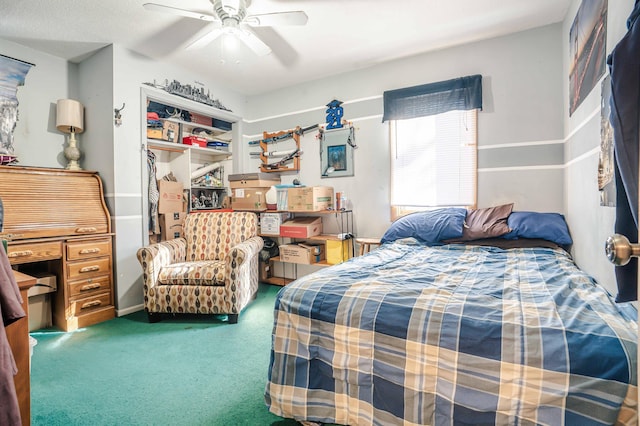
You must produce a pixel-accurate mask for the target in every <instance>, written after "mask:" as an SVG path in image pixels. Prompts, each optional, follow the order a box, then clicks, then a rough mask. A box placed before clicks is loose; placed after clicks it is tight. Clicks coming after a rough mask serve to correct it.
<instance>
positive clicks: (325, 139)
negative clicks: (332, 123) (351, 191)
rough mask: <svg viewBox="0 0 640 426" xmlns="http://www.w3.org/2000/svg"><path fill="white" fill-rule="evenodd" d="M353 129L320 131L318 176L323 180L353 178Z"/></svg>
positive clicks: (354, 142)
mask: <svg viewBox="0 0 640 426" xmlns="http://www.w3.org/2000/svg"><path fill="white" fill-rule="evenodd" d="M354 148H357V146H356V137H355V129H354V127H353V126H352V125H351V124H349V126H348V127H343V128H340V129H332V130H326V129H324V130H322V129H321V130H320V176H321V177H323V178H329V177H343V176H353V174H354V172H353V149H354Z"/></svg>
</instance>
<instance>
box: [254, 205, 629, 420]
mask: <svg viewBox="0 0 640 426" xmlns="http://www.w3.org/2000/svg"><path fill="white" fill-rule="evenodd" d="M457 214H458V216H459V215H460V213H459V212H458V213H457ZM510 216H511V210H509V214H508V215H506V216H505V217H504V218H503V219H504V225H505V226H506V225H507V219H509V217H510ZM434 217H436V216H434ZM445 217H446V215H445ZM429 220H430V221H431V222H434V220H433V218H431V219H429ZM438 220H440V219H436V220H435V221H436V222H437V221H438ZM440 222H446V223H445V225H444V227H445V228H446V227H447V226H450V225H451V223H452V219H450V218H448V217H447V219H446V220H444V221H442V220H440ZM458 222H460V220H459V217H456V219H455V226H453V228H455V230H454V231H453V232H448V233H447V232H442V229H443V226H442V223H440V225H438V226H435V225H434V226H433V227H435V228H438V230H437V232H435V235H434V232H433V230H431V231H430V233H431V234H430V235H428V238H424V236H423V235H419V232H415V228H416V227H415V226H414V229H413V230H411V231H410V232H409V233H406V232H400V233H399V236H400V237H402V238H395V236H393V235H392V238H388V239H387V240H386V241H385V238H384V237H383V242H384V243H383V244H382V246H381V247H380V248H378V249H377V250H374V251H372V252H371V253H369V254H367V255H364V256H361V257H357V258H354V259H351V260H349V261H347V262H345V263H342V264H340V265H336V266H333V267H331V268H326V269H323V270H319V271H317V272H314V273H312V274H310V275H307V276H305V277H302V278H300V279H298V280H296V281H295V282H293V283H292V284H289V285H287V286H286V287H283V288H282V289H281V290H280V292H279V293H278V296H277V298H276V302H275V312H274V315H275V318H274V328H273V337H272V352H271V361H270V365H269V371H268V380H267V385H266V390H265V401H266V404H267V406H268V407H269V410H270V411H271V412H272V413H274V414H276V415H278V416H281V417H285V418H293V419H295V420H298V421H300V422H303V423H334V424H340V425H442V424H474V425H478V424H491V425H494V424H496V425H498V424H500V425H503V424H504V425H513V424H524V425H528V424H548V425H558V424H566V425H590V424H594V425H595V424H615V423H618V424H637V372H636V351H637V343H636V342H637V331H638V330H637V314H636V310H635V308H634V307H633V306H631V305H630V304H615V303H614V302H613V301H612V299H611V297H610V295H609V294H608V292H607V291H606V290H605V289H604V288H603V287H601V286H600V285H598V284H597V283H596V282H595V281H594V279H592V278H591V277H590V276H588V275H587V274H586V273H584V272H583V271H581V270H580V269H578V268H577V267H576V266H575V264H574V262H573V261H572V259H571V256H570V255H569V253H568V252H567V251H566V250H565V249H564V248H562V246H561V245H559V244H557V243H556V242H554V241H551V240H553V239H556V240H558V241H559V242H563V241H564V240H562V239H558V238H557V234H554V235H552V236H551V237H549V236H548V235H546V234H545V233H543V234H542V236H544V237H547V238H550V240H549V239H540V238H526V237H522V235H526V236H528V237H530V236H531V235H533V236H538V234H536V233H534V234H530V233H529V234H527V233H526V232H524V233H522V234H521V235H516V236H515V237H512V238H511V239H506V238H504V237H505V236H507V235H508V234H507V233H505V232H504V229H502V230H497V231H495V232H493V234H492V232H491V229H489V228H490V227H489V228H487V227H485V228H483V230H482V232H481V234H480V236H495V235H498V236H499V237H500V238H480V239H477V238H475V237H476V236H477V235H476V236H470V235H467V236H466V237H467V239H465V238H462V239H460V237H464V236H465V235H463V234H464V233H465V232H466V231H467V229H464V227H467V223H468V222H469V214H468V213H467V214H466V215H464V216H463V218H462V222H461V223H460V224H459V223H458ZM562 223H564V218H562ZM394 224H395V223H394ZM421 224H422V225H424V221H423V222H422V223H421ZM431 225H433V224H431ZM431 225H429V224H427V227H428V226H431ZM485 225H486V221H485ZM393 226H394V225H392V228H393ZM460 227H463V229H462V231H460V230H459V228H460ZM390 229H391V228H390ZM487 230H489V232H488V233H486V231H487ZM507 230H508V231H511V232H514V228H513V227H507ZM483 232H484V234H483ZM554 232H555V231H554ZM388 233H389V231H387V234H388ZM387 234H385V236H387ZM452 235H453V237H454V238H453V239H451V238H450V237H451V236H452ZM456 237H458V239H456Z"/></svg>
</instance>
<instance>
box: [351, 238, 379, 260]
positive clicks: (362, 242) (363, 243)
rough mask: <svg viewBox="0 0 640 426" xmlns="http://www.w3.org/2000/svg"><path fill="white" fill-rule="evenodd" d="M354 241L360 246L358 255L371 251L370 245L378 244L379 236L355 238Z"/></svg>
mask: <svg viewBox="0 0 640 426" xmlns="http://www.w3.org/2000/svg"><path fill="white" fill-rule="evenodd" d="M356 243H357V244H358V245H359V246H360V250H359V251H358V256H362V255H363V254H365V253H369V252H370V251H371V246H376V247H377V246H379V245H380V239H379V238H356Z"/></svg>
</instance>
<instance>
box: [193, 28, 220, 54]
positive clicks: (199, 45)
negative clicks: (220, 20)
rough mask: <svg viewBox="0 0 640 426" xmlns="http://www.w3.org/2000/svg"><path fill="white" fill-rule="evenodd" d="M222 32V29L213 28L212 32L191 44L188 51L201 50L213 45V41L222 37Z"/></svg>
mask: <svg viewBox="0 0 640 426" xmlns="http://www.w3.org/2000/svg"><path fill="white" fill-rule="evenodd" d="M222 32H223V30H222V28H213V29H212V30H210V31H208V32H207V33H205V34H204V35H202V36H201V37H198V38H196V39H195V40H194V41H192V42H191V43H189V44H187V46H186V47H185V49H186V50H195V49H201V48H203V47H205V46H206V45H207V44H209V43H211V42H212V41H213V40H215V39H217V38H218V37H220V36H221V35H222Z"/></svg>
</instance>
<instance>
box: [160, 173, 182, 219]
mask: <svg viewBox="0 0 640 426" xmlns="http://www.w3.org/2000/svg"><path fill="white" fill-rule="evenodd" d="M158 190H159V191H160V200H159V201H158V213H160V214H164V213H173V212H181V211H184V210H183V208H184V203H183V200H182V198H183V197H182V191H183V186H182V182H172V181H168V180H164V179H161V180H159V181H158Z"/></svg>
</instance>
